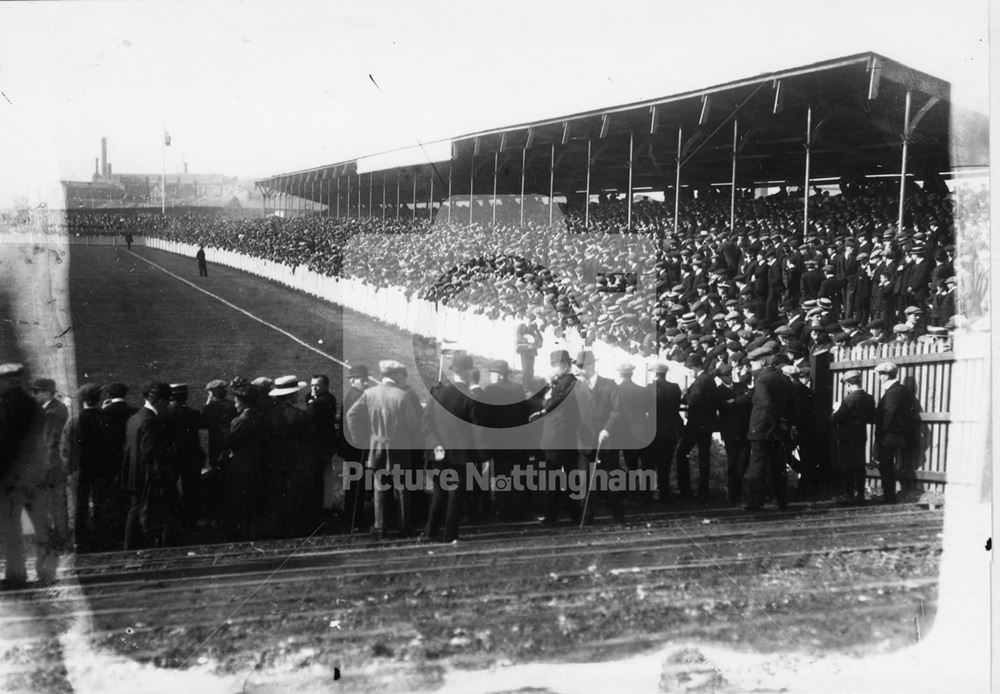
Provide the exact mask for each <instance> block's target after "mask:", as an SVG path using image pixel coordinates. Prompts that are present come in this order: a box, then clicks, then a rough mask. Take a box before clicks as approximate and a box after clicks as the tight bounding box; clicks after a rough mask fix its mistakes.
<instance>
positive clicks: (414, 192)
mask: <svg viewBox="0 0 1000 694" xmlns="http://www.w3.org/2000/svg"><path fill="white" fill-rule="evenodd" d="M410 218H411V219H416V218H417V174H416V173H414V174H413V214H412V215H410Z"/></svg>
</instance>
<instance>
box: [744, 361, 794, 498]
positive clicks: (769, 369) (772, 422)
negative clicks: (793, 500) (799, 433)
mask: <svg viewBox="0 0 1000 694" xmlns="http://www.w3.org/2000/svg"><path fill="white" fill-rule="evenodd" d="M747 358H748V359H749V360H750V369H751V374H752V375H753V397H752V401H751V410H750V427H749V430H748V432H747V440H748V441H750V459H749V463H748V467H747V473H746V480H747V501H746V506H745V508H746V509H747V510H748V511H756V510H759V509H760V508H761V507H762V506H763V484H764V483H765V482H767V484H768V486H769V487H770V490H771V493H772V495H773V496H774V500H775V502H776V503H777V505H778V508H785V507H786V506H787V504H788V492H787V482H786V476H785V466H786V461H787V448H786V447H787V445H788V432H789V427H790V422H791V407H792V384H791V381H789V380H788V378H787V377H785V376H784V375H783V374H782V373H781V371H780V370H778V369H777V368H775V366H774V365H773V358H774V352H773V351H771V350H770V349H768V348H767V347H760V348H758V349H756V350H754V351H753V352H751V353H750V354H748V355H747Z"/></svg>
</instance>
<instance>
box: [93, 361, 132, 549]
mask: <svg viewBox="0 0 1000 694" xmlns="http://www.w3.org/2000/svg"><path fill="white" fill-rule="evenodd" d="M104 392H105V395H106V396H107V399H106V400H105V401H104V403H103V404H102V405H101V411H102V412H103V413H104V414H105V415H106V416H107V418H108V423H109V425H110V427H111V448H112V450H113V452H114V455H116V456H117V458H116V460H117V462H118V463H120V462H121V459H122V456H123V455H124V454H125V429H126V428H127V426H128V420H129V417H131V416H132V415H134V414H135V413H136V408H134V407H132V405H130V404H129V403H128V402H127V401H126V400H125V398H126V396H127V395H128V386H126V385H125V384H124V383H121V382H117V381H116V382H114V383H109V384H108V385H107V386H105V388H104ZM128 505H129V498H128V492H126V491H125V488H124V487H123V486H122V481H121V465H120V464H119V465H117V466H116V469H115V474H114V479H113V484H112V485H111V490H110V492H109V496H108V523H109V524H110V525H111V527H112V529H113V532H112V536H113V537H114V538H115V542H116V543H118V544H120V543H121V541H122V538H123V537H124V536H125V516H126V514H127V511H128Z"/></svg>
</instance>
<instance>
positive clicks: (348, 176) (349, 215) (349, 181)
mask: <svg viewBox="0 0 1000 694" xmlns="http://www.w3.org/2000/svg"><path fill="white" fill-rule="evenodd" d="M345 173H346V171H345ZM344 178H346V179H347V218H348V219H350V218H351V177H350V175H347V176H344Z"/></svg>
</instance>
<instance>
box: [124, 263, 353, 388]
mask: <svg viewBox="0 0 1000 694" xmlns="http://www.w3.org/2000/svg"><path fill="white" fill-rule="evenodd" d="M125 252H126V253H128V254H129V255H131V256H133V257H135V258H138V259H139V260H141V261H143V262H144V263H148V264H149V265H152V266H153V267H155V268H156V269H157V270H159V271H160V272H164V273H166V274H168V275H170V276H171V277H173V278H174V279H176V280H179V281H181V282H183V283H184V284H186V285H188V286H189V287H191V288H192V289H196V290H198V291H199V292H201V293H202V294H205V295H207V296H210V297H212V298H213V299H215V300H216V301H219V302H221V303H223V304H225V305H226V306H228V307H229V308H231V309H233V310H234V311H238V312H240V313H242V314H243V315H244V316H246V317H247V318H252V319H253V320H255V321H257V322H258V323H260V324H261V325H266V326H267V327H269V328H271V329H272V330H274V331H276V332H279V333H281V334H282V335H284V336H285V337H287V338H288V339H290V340H292V341H294V342H297V343H298V344H300V345H302V346H303V347H305V348H306V349H308V350H312V351H313V352H315V353H316V354H318V355H320V356H321V357H326V358H327V359H329V360H330V361H333V362H336V363H338V364H340V365H341V366H343V367H344V368H347V369H349V368H351V365H350V364H348V363H347V362H346V361H341V360H340V359H337V357H334V356H332V355H330V354H327V353H326V352H324V351H323V350H320V349H316V348H315V347H313V346H312V345H310V344H309V343H308V342H304V341H303V340H300V339H299V338H297V337H295V335H292V334H291V333H290V332H288V331H287V330H282V329H281V328H279V327H278V326H277V325H274V324H273V323H268V322H267V321H266V320H264V319H263V318H261V317H260V316H255V315H254V314H252V313H250V312H249V311H247V310H246V309H242V308H240V307H239V306H237V305H236V304H234V303H232V302H229V301H226V300H225V299H223V298H222V297H221V296H219V295H218V294H213V293H212V292H210V291H208V290H207V289H203V288H201V287H199V286H198V285H197V284H195V283H194V282H191V281H190V280H187V279H184V278H183V277H181V276H180V275H178V274H176V273H173V272H171V271H170V270H168V269H167V268H165V267H163V266H162V265H158V264H157V263H154V262H153V261H152V260H150V259H149V258H143V257H142V256H141V255H139V254H138V253H136V252H135V251H125Z"/></svg>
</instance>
